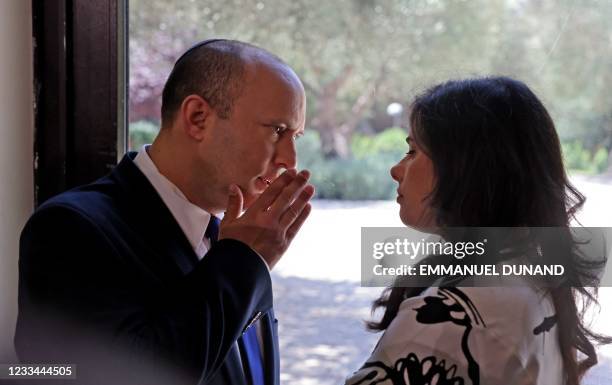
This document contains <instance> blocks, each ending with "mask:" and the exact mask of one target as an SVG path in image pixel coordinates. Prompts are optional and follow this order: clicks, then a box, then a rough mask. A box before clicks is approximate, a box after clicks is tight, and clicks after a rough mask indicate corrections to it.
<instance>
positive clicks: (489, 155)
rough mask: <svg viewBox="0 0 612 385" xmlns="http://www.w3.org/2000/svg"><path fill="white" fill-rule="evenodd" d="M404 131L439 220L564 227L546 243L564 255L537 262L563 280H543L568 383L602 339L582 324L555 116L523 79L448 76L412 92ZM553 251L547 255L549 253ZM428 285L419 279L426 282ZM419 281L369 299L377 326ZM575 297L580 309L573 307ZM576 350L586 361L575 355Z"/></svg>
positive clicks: (589, 281)
mask: <svg viewBox="0 0 612 385" xmlns="http://www.w3.org/2000/svg"><path fill="white" fill-rule="evenodd" d="M410 110H411V115H410V129H411V132H410V135H411V137H412V138H413V139H414V140H415V142H416V143H417V144H418V145H419V147H420V148H421V150H422V151H424V152H425V153H426V154H427V155H428V156H429V158H430V159H431V161H432V163H433V170H434V179H435V186H434V189H433V191H432V192H431V193H430V195H429V196H428V197H427V202H428V204H429V205H430V207H431V208H432V210H433V212H434V216H435V221H436V225H437V226H440V227H442V228H443V227H513V228H516V227H530V228H533V227H545V226H548V227H555V228H560V229H562V231H563V230H567V231H566V232H564V233H563V236H562V237H561V239H554V240H552V241H553V242H554V243H555V250H559V245H561V246H562V248H564V250H566V253H562V255H559V254H558V253H551V252H549V251H550V250H547V247H546V246H544V250H543V255H544V259H545V260H547V259H548V262H550V261H554V263H563V265H564V266H565V267H566V269H565V277H564V279H565V280H566V281H565V282H564V284H562V285H556V286H552V285H551V286H550V287H549V288H548V289H547V290H548V291H549V293H550V295H551V298H552V300H553V303H554V306H555V310H556V313H557V322H558V327H559V333H558V334H559V344H560V348H561V354H562V357H563V363H564V369H565V373H566V376H567V377H566V378H567V383H568V384H569V385H577V384H579V383H580V379H581V377H582V375H583V374H584V373H585V372H586V371H587V370H588V369H589V368H590V367H592V366H593V365H595V364H596V363H597V354H596V351H595V348H594V346H593V344H592V342H591V341H597V342H599V343H610V342H612V338H609V337H607V336H602V335H599V334H596V333H594V332H592V331H591V330H589V329H588V327H587V326H586V325H585V323H584V322H583V318H584V315H585V311H586V309H587V307H588V306H589V305H590V304H591V303H593V302H596V294H597V291H596V287H595V288H593V290H587V289H586V287H587V286H597V281H596V279H595V277H594V276H593V275H591V274H589V273H588V272H586V271H587V270H586V269H585V267H586V266H587V265H588V263H585V262H583V261H581V258H580V255H579V254H578V253H577V252H576V251H575V250H576V247H575V246H576V245H575V242H574V241H573V239H572V237H571V234H570V231H569V224H570V221H571V220H572V219H573V218H574V214H575V213H576V211H577V210H579V209H580V207H581V206H582V205H583V204H584V201H585V197H584V196H583V195H582V194H581V193H580V192H579V191H578V190H577V189H576V188H575V187H574V186H572V184H571V183H570V182H569V181H568V178H567V175H566V173H565V169H564V167H563V160H562V154H561V146H560V143H559V138H558V136H557V133H556V130H555V126H554V123H553V121H552V119H551V117H550V115H549V114H548V112H547V111H546V108H545V107H544V105H543V104H542V103H541V102H540V100H539V99H538V98H537V97H536V95H535V94H534V93H533V92H532V91H531V90H530V89H529V88H528V87H527V86H526V85H525V84H524V83H522V82H520V81H517V80H514V79H510V78H507V77H486V78H474V79H466V80H453V81H448V82H445V83H442V84H439V85H436V86H434V87H432V88H430V89H428V90H427V91H425V92H424V93H422V94H421V95H419V96H417V97H416V98H415V100H414V102H413V103H412V106H411V109H410ZM552 254H554V255H552ZM427 284H431V282H425V285H423V286H427ZM422 290H423V287H419V288H414V287H397V286H396V287H390V288H387V289H385V291H384V292H383V294H382V295H381V297H380V298H379V299H377V300H376V301H375V302H374V304H373V312H374V311H375V310H377V309H378V308H383V309H384V313H383V316H382V319H381V320H380V321H378V322H369V323H368V328H369V329H370V330H374V331H380V330H385V329H386V328H387V327H388V326H389V324H390V323H391V321H392V320H393V319H394V318H395V316H396V315H397V312H398V309H399V306H400V303H401V302H402V301H403V300H404V299H405V298H408V297H412V296H416V295H418V294H419V293H420V292H421V291H422ZM579 304H583V306H579ZM577 351H579V352H582V353H583V354H584V355H585V356H586V358H585V359H583V360H580V361H579V360H578V357H577Z"/></svg>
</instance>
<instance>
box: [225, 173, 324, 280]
mask: <svg viewBox="0 0 612 385" xmlns="http://www.w3.org/2000/svg"><path fill="white" fill-rule="evenodd" d="M309 177H310V173H309V172H308V171H307V170H302V171H301V172H300V173H299V174H297V175H296V172H295V170H288V171H285V172H284V173H283V174H282V175H281V176H280V177H278V178H277V179H276V180H275V181H274V182H273V183H272V184H271V185H270V186H269V187H268V188H267V189H266V191H264V192H263V193H262V194H261V196H260V197H259V198H257V200H256V201H255V202H253V204H252V205H251V207H249V208H248V209H247V210H246V211H245V212H244V214H243V215H240V214H241V213H242V205H243V197H242V192H241V191H240V189H239V188H238V186H236V185H232V186H231V187H230V197H229V201H228V205H227V211H226V213H225V216H224V217H223V220H222V221H221V228H220V230H219V239H224V238H231V239H236V240H239V241H241V242H243V243H245V244H247V245H248V246H249V247H251V248H252V249H253V250H255V251H256V252H257V253H259V255H261V256H262V257H263V259H264V260H265V261H266V262H267V263H268V267H269V268H270V269H272V268H273V267H274V265H275V264H276V262H278V261H279V259H280V258H281V256H282V255H283V254H284V253H285V250H287V248H288V247H289V244H291V241H292V240H293V238H294V237H295V235H296V234H297V232H298V230H299V229H300V227H301V226H302V224H303V223H304V221H305V220H306V218H307V217H308V215H309V214H310V210H311V206H310V203H308V202H309V201H310V199H311V198H312V196H313V195H314V187H313V186H312V185H309V184H307V182H308V178H309Z"/></svg>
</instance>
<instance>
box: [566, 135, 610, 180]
mask: <svg viewBox="0 0 612 385" xmlns="http://www.w3.org/2000/svg"><path fill="white" fill-rule="evenodd" d="M561 146H562V148H563V160H564V162H565V167H566V168H568V169H569V170H571V171H581V172H586V173H589V174H598V173H602V172H604V171H605V170H606V168H607V167H608V151H606V149H605V148H603V147H599V148H598V149H597V150H596V151H595V152H594V153H593V152H591V151H589V150H588V149H587V148H585V147H584V145H583V144H582V142H581V141H579V140H574V141H571V142H564V143H562V144H561Z"/></svg>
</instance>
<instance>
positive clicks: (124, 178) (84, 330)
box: [15, 153, 279, 385]
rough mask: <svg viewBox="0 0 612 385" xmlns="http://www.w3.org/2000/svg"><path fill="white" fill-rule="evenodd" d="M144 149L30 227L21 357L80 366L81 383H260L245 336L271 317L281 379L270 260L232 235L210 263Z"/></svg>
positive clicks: (269, 339)
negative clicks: (148, 172)
mask: <svg viewBox="0 0 612 385" xmlns="http://www.w3.org/2000/svg"><path fill="white" fill-rule="evenodd" d="M134 156H135V153H130V154H128V155H126V156H125V157H124V158H123V160H122V161H121V162H120V163H119V165H117V167H115V169H114V170H113V171H112V172H111V173H110V174H109V175H107V176H106V177H104V178H102V179H100V180H98V181H96V182H94V183H92V184H90V185H86V186H82V187H79V188H76V189H73V190H70V191H68V192H65V193H63V194H60V195H58V196H57V197H54V198H52V199H51V200H49V201H47V202H45V203H44V204H43V205H41V206H40V208H38V209H37V210H36V212H35V213H34V214H33V215H32V217H31V218H30V219H29V221H28V223H27V224H26V226H25V228H24V230H23V232H22V234H21V241H20V258H19V315H18V321H17V331H16V334H15V348H16V351H17V354H18V356H19V358H20V361H21V362H23V363H66V364H67V363H70V364H76V365H77V369H76V373H77V381H74V380H69V381H67V382H66V383H70V384H138V385H141V384H194V385H195V384H198V383H199V384H215V385H222V384H239V385H240V384H248V383H249V380H247V378H248V373H247V374H245V373H244V370H243V365H242V363H241V359H240V352H239V350H238V349H237V343H236V342H237V341H238V340H239V339H240V338H241V335H242V333H243V332H244V330H245V327H247V326H248V325H249V324H251V323H252V320H253V319H254V317H259V316H260V315H263V316H262V317H261V319H260V321H259V322H260V323H261V329H260V330H261V331H262V338H263V342H264V343H263V351H264V374H265V380H266V384H278V382H279V380H278V378H279V375H278V371H279V365H278V362H279V357H278V338H277V330H276V320H275V319H274V315H273V312H272V288H271V282H270V275H269V273H268V271H267V268H266V266H265V264H264V262H263V261H262V260H261V259H260V257H259V256H258V255H257V254H256V253H255V252H254V251H253V250H252V249H250V248H249V247H248V246H246V245H245V244H243V243H241V242H239V241H236V240H231V239H226V240H221V241H219V242H217V243H216V244H215V245H214V246H213V247H212V248H211V249H210V250H209V252H208V253H207V254H206V256H205V257H204V258H203V259H202V260H201V261H199V260H198V259H197V256H196V255H195V253H194V251H193V249H192V247H191V245H190V243H189V241H188V240H187V238H186V237H185V236H184V234H183V232H182V230H181V228H180V227H179V225H178V224H177V222H176V221H175V220H174V218H173V216H172V214H171V213H170V211H169V210H168V209H167V207H166V206H165V205H164V203H163V201H162V200H161V198H160V197H159V195H158V194H157V192H156V191H155V189H154V188H153V187H152V186H151V184H150V183H149V181H148V180H147V178H146V177H145V176H144V175H143V174H142V173H141V172H140V170H139V169H138V167H137V166H136V165H135V164H134V162H133V157H134Z"/></svg>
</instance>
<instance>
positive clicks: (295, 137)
mask: <svg viewBox="0 0 612 385" xmlns="http://www.w3.org/2000/svg"><path fill="white" fill-rule="evenodd" d="M302 136H304V133H303V132H300V133H297V134H295V135H293V140H298V139H299V138H301V137H302Z"/></svg>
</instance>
